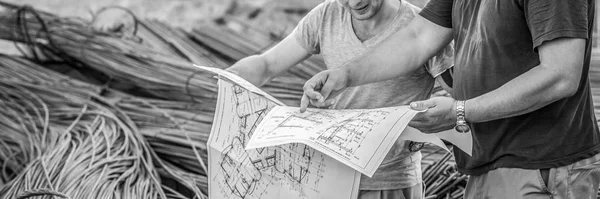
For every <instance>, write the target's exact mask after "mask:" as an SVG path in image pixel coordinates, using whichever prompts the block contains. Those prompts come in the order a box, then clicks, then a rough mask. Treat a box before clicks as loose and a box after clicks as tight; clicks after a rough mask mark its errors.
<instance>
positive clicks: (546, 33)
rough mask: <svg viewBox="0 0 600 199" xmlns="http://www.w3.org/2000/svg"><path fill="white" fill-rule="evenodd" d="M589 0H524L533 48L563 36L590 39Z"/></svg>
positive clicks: (524, 10)
mask: <svg viewBox="0 0 600 199" xmlns="http://www.w3.org/2000/svg"><path fill="white" fill-rule="evenodd" d="M588 6H592V5H589V1H588V0H523V8H524V9H523V12H524V13H525V18H526V20H527V25H528V26H529V31H530V32H531V36H532V40H533V48H537V47H539V46H540V45H541V44H542V43H543V42H545V41H550V40H553V39H556V38H561V37H572V38H583V39H588V37H589V35H588Z"/></svg>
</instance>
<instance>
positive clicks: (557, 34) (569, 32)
mask: <svg viewBox="0 0 600 199" xmlns="http://www.w3.org/2000/svg"><path fill="white" fill-rule="evenodd" d="M561 37H568V38H582V39H589V36H588V32H587V30H573V29H560V30H554V31H550V32H547V33H544V34H542V35H540V36H537V37H536V38H535V39H533V49H537V47H539V46H540V45H542V43H544V42H545V41H551V40H554V39H557V38H561Z"/></svg>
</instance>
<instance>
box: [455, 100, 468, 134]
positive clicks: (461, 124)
mask: <svg viewBox="0 0 600 199" xmlns="http://www.w3.org/2000/svg"><path fill="white" fill-rule="evenodd" d="M455 103H456V126H455V127H454V130H456V131H458V132H459V133H467V132H469V131H471V128H470V127H469V124H467V120H466V119H465V116H466V114H465V101H464V100H457V101H456V102H455Z"/></svg>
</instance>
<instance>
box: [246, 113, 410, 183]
mask: <svg viewBox="0 0 600 199" xmlns="http://www.w3.org/2000/svg"><path fill="white" fill-rule="evenodd" d="M417 113H418V111H414V110H412V109H410V108H409V107H408V106H399V107H389V108H379V109H346V110H330V109H308V110H307V111H306V112H304V113H300V112H299V109H298V108H297V107H296V108H295V107H285V106H277V107H274V108H273V109H272V110H271V111H270V112H269V113H268V114H267V115H266V116H265V120H263V122H261V123H260V124H259V125H258V127H257V128H256V130H255V131H254V135H253V137H252V139H251V140H250V142H249V143H248V145H247V146H246V148H247V149H251V148H260V147H266V146H275V145H280V144H288V143H303V144H306V145H308V146H310V147H312V148H315V149H317V150H319V151H321V152H323V153H325V154H327V155H329V156H331V157H333V158H335V159H337V160H338V161H340V162H343V163H344V164H346V165H348V166H350V167H352V168H354V169H356V170H357V171H360V172H361V173H363V174H365V175H367V176H372V175H373V173H375V171H376V170H377V168H378V167H379V165H380V164H381V162H382V161H383V158H385V156H386V155H387V153H388V151H389V150H390V148H391V147H392V146H393V145H394V143H395V142H396V140H397V139H398V137H399V136H400V134H401V133H402V131H403V130H404V129H405V128H406V127H407V125H408V122H410V120H411V119H412V118H413V117H414V116H415V115H416V114H417Z"/></svg>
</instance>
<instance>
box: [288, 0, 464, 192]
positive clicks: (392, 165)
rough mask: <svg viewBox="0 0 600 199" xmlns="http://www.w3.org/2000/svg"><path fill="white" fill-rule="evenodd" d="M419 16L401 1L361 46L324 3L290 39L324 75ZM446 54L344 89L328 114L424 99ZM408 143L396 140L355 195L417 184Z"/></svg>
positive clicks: (448, 63)
mask: <svg viewBox="0 0 600 199" xmlns="http://www.w3.org/2000/svg"><path fill="white" fill-rule="evenodd" d="M419 11H420V9H419V8H417V7H416V6H414V5H412V4H410V3H407V2H404V1H402V2H401V5H400V9H399V11H398V13H397V15H396V17H395V18H394V19H393V21H392V22H391V23H390V24H389V25H388V27H387V28H386V29H385V30H383V31H382V32H381V33H379V34H378V35H375V36H373V37H372V38H370V39H368V40H365V41H363V42H361V41H360V40H359V39H358V37H357V36H356V34H355V33H354V30H353V27H352V22H351V17H352V16H351V14H350V13H349V12H348V11H347V10H345V8H344V7H342V6H341V5H340V4H339V3H338V2H337V1H325V2H323V3H321V4H320V5H318V6H317V7H315V8H314V9H313V10H312V11H311V12H309V13H308V14H307V15H306V16H305V17H304V18H303V19H302V20H301V21H300V23H299V24H298V26H297V27H296V29H295V30H294V31H293V32H292V34H293V36H294V37H296V39H297V40H298V41H299V43H300V44H301V45H302V46H303V47H304V48H306V49H307V50H308V51H309V52H311V53H313V54H319V53H320V54H321V55H322V56H323V58H324V60H325V64H326V65H327V68H328V69H331V68H337V67H340V66H342V65H343V64H344V63H346V62H349V61H351V60H352V59H354V58H356V57H358V56H359V55H361V54H362V53H364V52H366V51H369V50H371V49H372V48H373V47H375V46H376V45H377V44H379V43H380V42H382V41H383V40H385V38H387V37H389V36H390V35H392V34H393V33H395V32H397V31H398V30H400V29H402V28H404V27H406V26H407V25H408V23H409V22H410V21H412V20H413V19H414V18H415V17H416V16H417V14H418V12H419ZM452 53H453V52H452V48H451V47H448V48H446V49H445V50H444V51H442V52H440V55H438V56H436V57H434V58H432V59H431V60H429V61H428V62H427V63H426V64H425V65H424V66H423V67H421V68H420V69H418V70H417V71H415V72H414V73H413V74H411V75H407V76H403V77H398V78H395V79H392V80H387V81H383V82H378V83H372V84H367V85H363V86H357V87H352V88H348V89H346V91H344V92H343V93H342V94H340V96H339V97H338V99H337V103H336V104H335V105H334V108H336V109H351V108H380V107H390V106H399V105H406V104H409V103H410V102H413V101H418V100H424V99H427V98H429V96H430V95H431V91H432V89H433V85H434V82H435V79H434V77H436V76H437V75H440V74H441V73H443V72H444V71H445V70H446V69H448V68H450V67H452ZM398 56H402V55H398ZM398 67H402V66H400V65H399V66H398ZM408 143H409V142H408V141H401V140H398V141H397V142H396V144H395V145H394V146H393V147H392V149H391V150H390V152H389V153H388V154H387V156H386V157H385V159H384V161H383V163H382V164H381V166H380V167H379V168H378V169H377V171H376V172H375V174H374V175H373V177H372V178H369V177H367V176H364V175H363V176H362V177H361V183H360V189H361V190H389V189H401V188H407V187H411V186H414V185H416V184H418V183H420V182H421V168H420V166H421V165H420V161H421V154H420V152H410V151H409V150H408Z"/></svg>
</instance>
